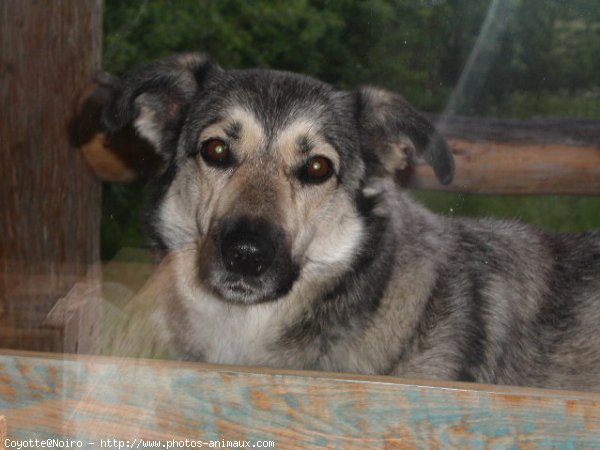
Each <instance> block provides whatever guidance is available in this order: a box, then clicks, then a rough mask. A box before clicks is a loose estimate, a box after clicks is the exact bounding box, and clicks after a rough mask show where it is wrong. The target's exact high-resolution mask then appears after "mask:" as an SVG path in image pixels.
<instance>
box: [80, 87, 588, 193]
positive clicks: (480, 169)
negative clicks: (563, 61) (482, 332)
mask: <svg viewBox="0 0 600 450" xmlns="http://www.w3.org/2000/svg"><path fill="white" fill-rule="evenodd" d="M108 98H109V93H108V90H107V88H104V87H98V88H96V89H92V90H91V91H90V93H88V94H86V96H85V97H84V100H83V102H82V106H81V108H80V114H79V115H78V117H77V118H76V119H75V120H74V122H73V123H74V127H73V129H74V130H75V131H76V133H75V136H76V141H77V143H78V144H79V145H80V147H81V149H82V151H83V154H84V156H85V158H86V160H87V162H88V164H89V165H90V166H91V167H92V169H93V170H94V172H95V173H96V175H97V176H98V177H99V178H100V179H102V180H104V181H113V182H129V181H135V180H137V179H140V178H145V177H151V176H152V175H153V173H154V172H155V170H156V169H157V168H158V167H159V166H160V164H161V159H160V158H159V157H158V155H157V154H156V153H155V152H154V151H153V150H152V149H151V147H150V146H149V145H148V143H147V142H145V141H144V140H143V139H141V138H139V137H138V136H136V134H135V132H134V130H133V129H132V128H131V127H127V128H125V129H124V130H122V131H120V132H118V133H116V134H114V135H108V134H106V133H105V132H104V131H103V130H102V127H101V125H100V111H101V109H102V107H103V106H104V105H105V104H106V102H107V101H108ZM429 118H430V119H431V120H432V121H433V122H435V123H437V126H438V129H439V130H440V131H441V132H442V134H443V135H444V136H445V137H446V138H447V139H448V141H449V143H450V147H451V150H452V153H453V155H454V158H455V161H456V176H455V178H454V181H453V182H452V183H451V184H449V185H447V186H443V185H441V184H440V183H439V182H438V181H437V180H436V179H435V176H434V175H433V171H432V170H431V168H430V167H429V166H426V165H424V164H418V163H417V165H416V167H413V168H411V169H409V172H408V173H404V174H400V179H401V180H402V182H403V183H404V184H406V185H407V186H408V187H412V188H417V189H433V190H445V191H453V192H469V193H485V194H575V195H600V121H597V120H576V119H532V120H514V119H493V118H474V117H473V118H471V117H447V116H443V117H436V116H429Z"/></svg>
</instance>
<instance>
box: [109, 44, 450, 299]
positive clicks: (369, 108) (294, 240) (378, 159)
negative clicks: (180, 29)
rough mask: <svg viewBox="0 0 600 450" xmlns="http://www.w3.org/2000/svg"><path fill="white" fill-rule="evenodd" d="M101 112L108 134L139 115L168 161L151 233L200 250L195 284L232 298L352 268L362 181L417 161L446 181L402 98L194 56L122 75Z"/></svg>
mask: <svg viewBox="0 0 600 450" xmlns="http://www.w3.org/2000/svg"><path fill="white" fill-rule="evenodd" d="M103 117H104V123H105V124H106V126H107V128H108V129H109V130H117V129H120V128H121V127H123V126H125V125H127V124H128V123H130V122H133V124H134V126H135V128H136V129H137V130H138V133H139V134H140V135H141V136H143V137H145V138H146V139H147V140H148V141H150V143H152V145H153V146H154V147H155V148H156V150H157V152H158V153H159V154H161V155H162V156H163V158H164V160H165V165H164V170H163V171H162V173H161V174H160V175H159V176H158V179H157V180H156V181H157V183H155V184H156V186H157V187H156V189H155V193H154V195H153V199H154V200H153V201H152V202H151V203H150V211H149V217H150V224H151V228H152V230H153V233H154V237H155V239H156V241H157V242H158V243H159V244H161V245H162V246H163V247H164V248H165V249H166V250H167V251H178V250H192V251H195V252H197V258H196V260H197V270H196V273H197V274H198V277H197V282H198V283H199V284H200V285H202V286H203V287H204V288H207V289H209V290H211V291H213V292H214V293H216V294H217V295H218V296H219V297H220V298H222V299H223V300H226V301H230V302H237V303H258V302H263V301H271V300H276V299H278V298H281V297H283V296H285V295H286V294H287V293H288V292H289V291H290V290H291V289H292V287H293V286H294V285H295V283H298V282H299V279H301V280H303V282H305V283H306V282H308V283H310V280H311V279H322V278H323V277H324V276H327V275H326V274H325V273H328V274H331V276H337V275H339V274H341V273H343V271H344V270H348V268H349V267H350V266H351V265H352V263H353V261H354V259H355V258H356V257H357V255H358V254H360V252H361V247H362V246H364V245H365V239H364V235H365V230H366V227H367V223H368V220H369V218H368V215H369V214H370V210H369V207H365V206H364V205H365V204H367V203H369V202H366V201H364V200H365V195H366V194H365V193H364V188H365V186H366V185H367V184H368V182H369V180H370V179H373V178H375V177H378V178H381V177H393V176H394V174H395V172H396V171H397V170H400V169H404V168H405V167H406V166H407V165H408V164H409V163H410V162H411V161H413V160H414V159H415V158H422V159H424V160H425V161H427V162H428V163H430V164H431V165H432V166H433V169H434V171H435V173H436V175H437V177H438V179H440V181H441V182H443V183H447V182H449V181H450V180H451V178H452V174H453V162H452V156H451V154H450V152H449V151H448V148H447V146H446V144H445V142H444V140H443V139H442V138H441V137H440V136H439V135H438V134H437V133H436V131H435V130H434V127H433V126H432V125H431V124H430V123H429V122H428V121H427V120H426V119H424V118H423V117H422V116H421V115H419V114H418V113H417V112H416V111H415V110H414V109H413V108H412V107H411V106H410V105H408V104H407V103H406V102H405V101H404V100H403V99H402V98H401V97H400V96H398V95H395V94H392V93H389V92H387V91H384V90H380V89H376V88H371V87H363V88H359V89H357V90H356V91H352V92H349V91H348V92H346V91H338V90H335V89H334V88H333V87H331V86H330V85H328V84H325V83H323V82H320V81H318V80H315V79H312V78H309V77H306V76H302V75H298V74H292V73H286V72H277V71H269V70H223V69H221V68H220V67H219V66H218V65H217V64H215V63H214V62H212V61H211V60H210V59H209V58H207V57H206V56H205V55H201V54H185V55H177V56H174V57H171V58H167V59H164V60H161V61H158V62H155V63H152V64H149V65H146V66H142V67H140V68H138V69H136V70H134V71H133V72H131V73H130V74H128V75H126V76H125V77H124V78H123V79H122V80H120V81H119V82H118V83H117V84H116V86H115V89H114V95H113V98H112V101H111V103H110V104H109V105H108V106H107V108H106V109H105V111H104V116H103ZM336 274H337V275H336Z"/></svg>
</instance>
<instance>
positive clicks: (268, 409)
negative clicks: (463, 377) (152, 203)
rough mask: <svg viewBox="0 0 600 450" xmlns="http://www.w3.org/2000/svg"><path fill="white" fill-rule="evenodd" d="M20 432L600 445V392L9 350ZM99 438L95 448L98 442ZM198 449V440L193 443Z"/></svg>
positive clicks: (122, 437) (5, 396) (14, 421)
mask: <svg viewBox="0 0 600 450" xmlns="http://www.w3.org/2000/svg"><path fill="white" fill-rule="evenodd" d="M0 377H1V378H2V384H0V411H2V414H3V415H5V416H6V421H7V428H8V437H7V438H8V439H12V440H23V439H36V438H38V439H45V438H48V437H59V438H69V439H79V440H81V441H82V442H83V443H84V446H85V448H94V447H96V448H98V447H100V439H105V440H106V439H116V440H117V441H121V442H123V443H126V442H127V441H129V443H130V444H131V443H132V442H133V440H134V439H138V442H139V439H145V440H160V441H162V442H163V444H165V445H167V444H166V443H167V442H168V441H169V442H172V440H179V441H181V440H185V439H189V440H195V441H203V442H208V441H210V440H222V439H224V440H238V441H245V440H247V441H250V442H251V443H256V442H258V441H273V442H274V443H275V448H364V449H381V448H512V447H515V446H516V447H519V448H598V443H599V442H600V394H592V393H579V392H566V391H565V392H562V391H549V390H539V389H523V388H515V387H502V386H484V385H476V384H468V383H443V382H432V381H423V380H403V379H398V378H392V377H380V376H373V377H369V376H356V375H342V374H331V373H316V372H297V371H283V370H281V371H279V370H277V371H276V370H269V369H252V368H243V367H227V366H211V365H203V364H197V363H185V362H175V361H149V360H132V359H119V358H103V357H81V356H79V357H66V356H62V355H61V356H57V357H49V356H48V355H40V354H31V353H29V354H26V353H17V352H14V351H3V352H2V354H1V355H0ZM90 443H94V445H90ZM188 447H189V446H188Z"/></svg>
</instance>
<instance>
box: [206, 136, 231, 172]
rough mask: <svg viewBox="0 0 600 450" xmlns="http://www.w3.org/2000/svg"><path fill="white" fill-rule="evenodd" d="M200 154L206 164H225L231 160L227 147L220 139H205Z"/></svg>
mask: <svg viewBox="0 0 600 450" xmlns="http://www.w3.org/2000/svg"><path fill="white" fill-rule="evenodd" d="M200 154H201V155H202V158H204V160H205V161H206V162H207V163H208V164H212V165H216V166H227V165H229V163H230V162H231V155H230V152H229V147H228V146H227V144H226V143H225V142H223V141H222V140H220V139H209V140H208V141H205V142H204V143H203V144H202V149H201V150H200Z"/></svg>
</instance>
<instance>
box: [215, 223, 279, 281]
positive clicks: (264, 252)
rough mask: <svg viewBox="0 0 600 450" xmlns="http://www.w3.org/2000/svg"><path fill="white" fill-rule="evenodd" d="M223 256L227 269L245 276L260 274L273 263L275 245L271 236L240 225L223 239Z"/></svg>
mask: <svg viewBox="0 0 600 450" xmlns="http://www.w3.org/2000/svg"><path fill="white" fill-rule="evenodd" d="M221 256H222V257H223V262H224V263H225V266H226V268H227V270H229V271H230V272H234V273H237V274H240V275H245V276H259V275H260V274H262V273H263V272H264V271H265V270H266V269H267V268H269V266H270V265H271V264H272V262H273V259H274V257H275V245H274V243H273V242H272V240H271V239H270V236H268V233H267V235H265V234H261V233H258V232H254V231H252V230H250V229H249V228H248V227H247V226H244V225H242V226H238V227H236V228H234V229H233V230H231V231H230V232H228V233H226V234H225V235H224V236H223V238H222V241H221Z"/></svg>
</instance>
